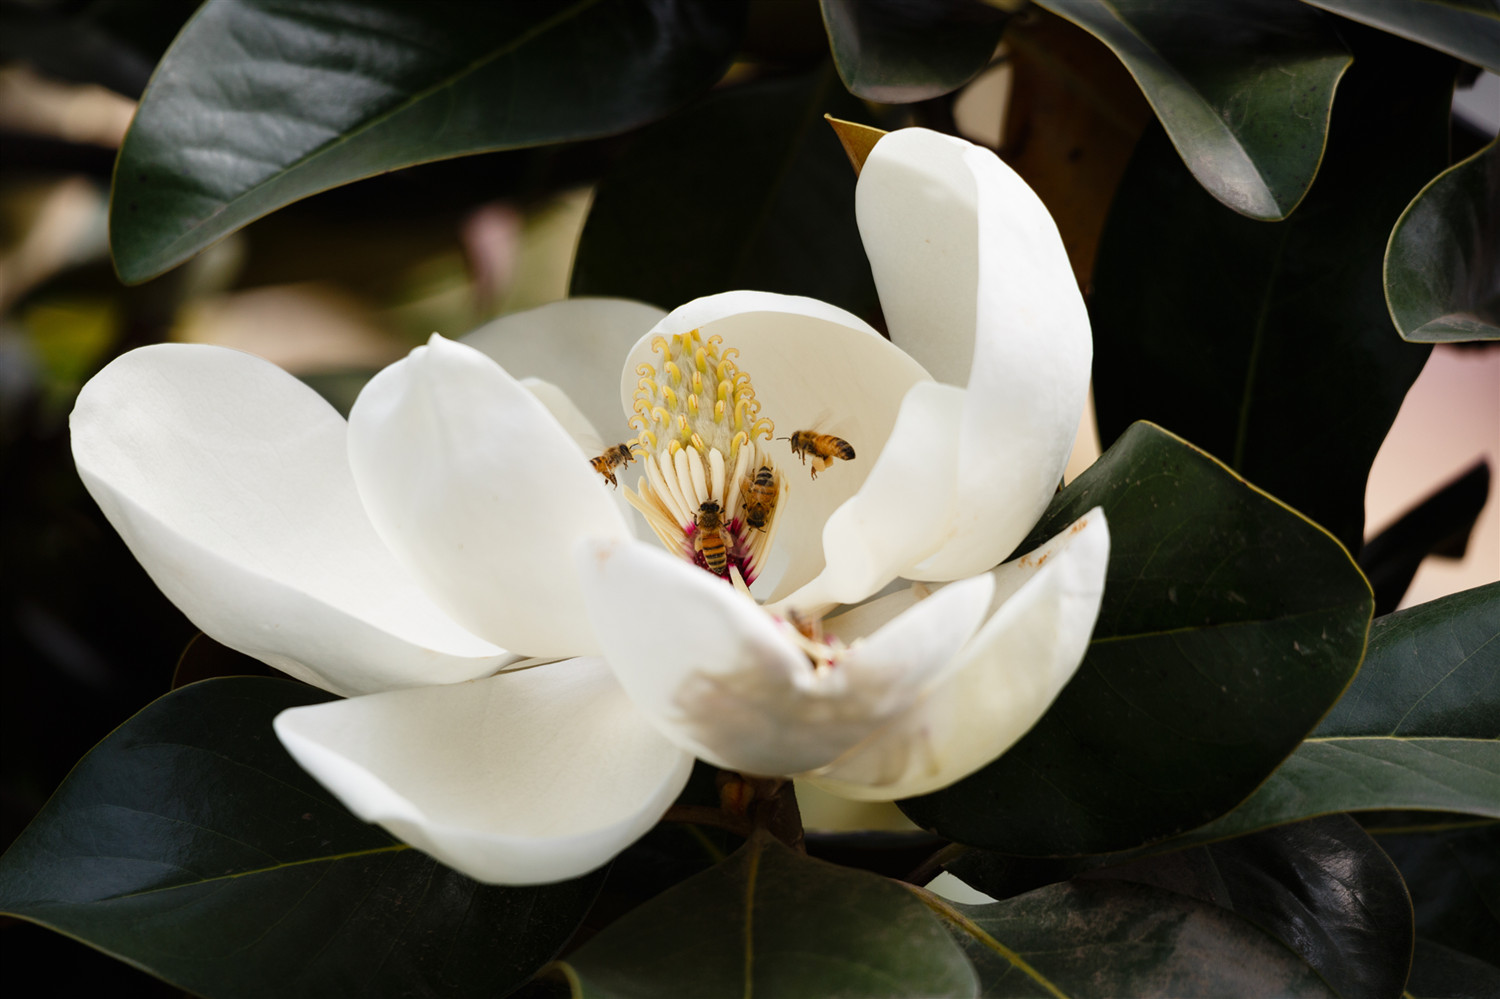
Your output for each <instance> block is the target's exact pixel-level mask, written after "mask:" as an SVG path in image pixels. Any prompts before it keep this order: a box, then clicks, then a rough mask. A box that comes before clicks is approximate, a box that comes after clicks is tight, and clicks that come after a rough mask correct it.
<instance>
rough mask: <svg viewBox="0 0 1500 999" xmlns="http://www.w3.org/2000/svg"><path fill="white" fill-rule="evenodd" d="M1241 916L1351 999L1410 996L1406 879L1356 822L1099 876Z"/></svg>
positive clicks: (1258, 838)
mask: <svg viewBox="0 0 1500 999" xmlns="http://www.w3.org/2000/svg"><path fill="white" fill-rule="evenodd" d="M1096 874H1097V876H1098V877H1100V878H1112V879H1118V880H1125V881H1135V882H1140V883H1142V884H1151V885H1155V886H1157V887H1158V888H1165V889H1167V890H1168V891H1173V892H1177V893H1178V894H1182V895H1187V896H1188V897H1190V898H1196V899H1198V900H1199V901H1202V902H1208V903H1211V904H1213V905H1217V906H1219V907H1220V908H1223V909H1227V910H1229V911H1231V912H1235V913H1238V914H1239V915H1241V916H1243V917H1244V918H1245V919H1247V920H1249V921H1250V922H1252V923H1254V924H1255V925H1256V926H1258V927H1260V928H1261V929H1262V930H1264V931H1265V932H1267V933H1269V934H1270V935H1271V936H1273V937H1275V938H1276V939H1277V940H1279V941H1281V942H1282V944H1284V945H1285V946H1286V947H1287V948H1288V949H1289V950H1291V951H1293V952H1295V953H1296V954H1298V955H1299V956H1300V957H1301V958H1302V959H1303V960H1304V961H1306V962H1307V963H1308V964H1309V965H1311V966H1312V967H1313V968H1314V969H1316V970H1317V972H1318V973H1319V974H1320V975H1321V976H1322V977H1323V979H1324V981H1326V982H1328V984H1329V985H1331V986H1332V987H1333V990H1334V991H1335V992H1337V993H1338V994H1339V995H1340V996H1343V997H1344V999H1389V997H1393V996H1398V995H1400V994H1401V987H1402V986H1403V985H1404V984H1405V982H1406V974H1407V970H1408V965H1409V962H1410V956H1411V948H1412V905H1411V902H1410V901H1409V900H1408V898H1407V893H1406V886H1405V885H1404V884H1403V883H1402V879H1401V872H1400V871H1399V870H1397V869H1396V865H1395V864H1393V863H1392V862H1391V860H1390V858H1389V857H1387V856H1386V855H1385V853H1384V852H1382V850H1381V848H1380V847H1379V846H1376V845H1375V841H1374V840H1372V839H1371V838H1370V836H1369V835H1367V834H1366V833H1365V831H1364V830H1363V829H1361V828H1360V827H1359V825H1358V824H1357V823H1356V822H1355V821H1354V820H1353V819H1351V818H1349V817H1348V816H1346V815H1328V816H1324V817H1322V818H1317V819H1313V820H1311V821H1308V822H1299V823H1297V824H1295V825H1289V826H1280V827H1278V828H1275V829H1267V830H1265V831H1264V832H1259V833H1252V834H1251V835H1249V836H1242V837H1240V838H1238V839H1232V840H1226V841H1225V842H1222V843H1215V844H1212V845H1210V846H1201V847H1196V848H1194V849H1190V850H1182V851H1178V852H1176V853H1169V854H1165V855H1162V856H1158V857H1153V858H1151V859H1149V860H1144V861H1137V862H1135V863H1132V864H1128V865H1125V866H1122V867H1111V868H1107V869H1105V870H1101V871H1098V872H1096Z"/></svg>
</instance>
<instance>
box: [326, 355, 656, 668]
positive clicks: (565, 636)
mask: <svg viewBox="0 0 1500 999" xmlns="http://www.w3.org/2000/svg"><path fill="white" fill-rule="evenodd" d="M588 457H589V456H588V455H585V454H584V452H583V451H582V450H580V449H579V447H578V445H577V444H575V443H573V440H572V438H571V437H570V436H569V435H568V433H567V431H566V430H564V429H563V428H562V427H561V426H560V425H559V424H558V422H557V420H555V419H554V418H553V417H552V415H551V414H550V413H549V412H548V411H547V408H546V407H545V406H544V405H543V404H542V403H541V402H539V401H538V400H537V398H536V397H535V396H534V395H532V394H531V393H530V392H528V391H527V390H526V388H525V387H524V386H523V385H521V383H520V382H518V381H516V380H515V379H514V378H512V377H511V376H510V375H509V374H507V373H506V372H505V370H504V369H503V368H501V367H500V366H499V365H498V364H496V363H495V362H494V361H492V360H490V359H489V358H488V357H485V356H484V355H483V354H481V353H479V351H477V350H474V349H473V348H472V347H466V346H464V345H463V344H458V343H454V342H453V341H451V340H445V339H443V338H442V337H439V336H434V337H433V338H432V340H431V341H430V342H429V343H428V345H427V346H426V347H418V348H417V349H416V350H414V351H412V352H411V355H410V356H408V357H407V358H406V359H405V360H402V361H398V362H397V363H395V364H393V365H391V366H390V367H388V368H386V369H385V370H384V371H382V372H380V373H379V374H377V375H376V376H375V377H374V378H373V379H371V380H370V383H369V384H368V385H366V386H365V388H364V391H362V392H361V393H360V394H359V398H358V399H356V400H355V403H354V409H353V411H352V412H351V413H350V414H349V461H350V466H351V467H352V468H353V470H354V479H355V482H356V483H357V484H358V486H359V493H360V497H361V498H362V499H363V500H364V504H365V509H366V510H367V511H369V514H370V520H371V522H372V523H374V525H375V529H376V530H377V531H378V532H379V533H380V536H381V537H382V538H383V539H385V542H386V545H387V546H388V547H389V548H390V549H391V551H392V552H394V553H395V554H396V556H397V557H398V558H400V559H401V560H402V561H403V563H405V564H406V566H407V567H408V568H409V569H410V570H411V572H412V574H413V575H415V576H416V577H417V578H418V579H419V580H421V581H422V583H423V585H424V586H425V587H426V589H427V591H428V592H429V593H431V594H433V596H434V599H436V600H437V601H438V603H439V605H440V606H442V607H443V609H444V610H446V611H447V612H448V613H449V614H450V615H451V616H452V617H453V618H454V620H456V621H459V622H460V623H461V624H463V625H464V626H465V627H467V628H468V629H469V630H471V631H473V632H474V633H475V634H478V635H482V636H484V637H486V638H489V639H491V640H495V641H502V642H504V643H505V645H506V648H509V649H512V650H514V651H516V652H518V653H521V654H524V655H531V656H541V655H571V654H577V653H582V652H592V651H594V650H595V649H596V647H597V646H596V645H595V642H594V638H593V635H592V634H590V632H589V627H588V622H587V619H586V618H585V616H584V613H583V603H582V596H581V594H580V593H579V590H578V576H577V571H576V570H575V568H574V566H573V560H572V555H571V553H572V550H573V543H574V541H575V540H576V539H577V538H578V537H579V536H580V535H582V534H585V533H588V534H593V535H598V536H605V537H627V536H629V529H628V528H627V527H626V526H625V522H624V520H623V519H622V518H621V516H620V511H619V510H618V508H617V507H616V506H615V503H614V501H613V499H612V498H611V497H610V495H609V487H608V486H607V485H605V484H604V483H603V481H602V480H601V479H600V478H599V476H598V475H597V474H595V472H594V470H593V469H592V468H590V467H589V462H588ZM500 636H504V638H503V639H502V638H501V637H500Z"/></svg>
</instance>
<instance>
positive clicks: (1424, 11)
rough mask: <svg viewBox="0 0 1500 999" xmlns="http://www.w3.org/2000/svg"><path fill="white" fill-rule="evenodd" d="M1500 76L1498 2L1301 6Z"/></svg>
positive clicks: (1402, 0)
mask: <svg viewBox="0 0 1500 999" xmlns="http://www.w3.org/2000/svg"><path fill="white" fill-rule="evenodd" d="M1302 2H1303V3H1307V4H1311V5H1312V6H1314V7H1322V8H1323V9H1324V10H1329V11H1333V12H1334V13H1335V14H1342V15H1343V16H1344V17H1347V18H1350V19H1352V20H1355V21H1360V22H1362V23H1364V24H1368V25H1371V26H1372V27H1376V28H1379V29H1381V30H1382V31H1389V32H1391V33H1393V34H1397V35H1400V36H1401V37H1402V38H1409V39H1411V40H1412V41H1414V42H1421V43H1422V44H1423V45H1429V46H1431V47H1432V48H1435V49H1437V50H1439V51H1441V52H1446V53H1448V54H1449V55H1453V56H1457V57H1458V58H1460V59H1462V60H1464V61H1465V62H1472V63H1474V64H1475V65H1476V66H1483V67H1485V68H1486V69H1490V70H1494V71H1495V72H1497V73H1500V3H1496V2H1495V0H1302Z"/></svg>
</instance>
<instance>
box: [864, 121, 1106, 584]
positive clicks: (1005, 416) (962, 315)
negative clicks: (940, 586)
mask: <svg viewBox="0 0 1500 999" xmlns="http://www.w3.org/2000/svg"><path fill="white" fill-rule="evenodd" d="M856 208H857V212H858V215H859V221H860V233H861V236H862V237H863V239H864V243H865V249H866V252H867V253H868V254H869V257H870V262H871V269H872V271H873V272H874V274H875V282H876V287H877V288H878V289H879V290H880V299H881V305H882V308H883V309H884V311H885V315H886V320H887V322H888V323H889V325H890V329H891V337H892V339H893V341H894V342H895V343H897V344H899V345H901V346H902V347H904V348H906V349H908V350H910V351H911V352H912V353H913V354H914V355H915V356H916V357H917V359H918V360H920V361H922V362H923V363H924V364H925V365H927V366H928V368H929V370H931V371H932V372H933V373H934V375H935V376H936V377H937V378H938V379H939V380H941V381H945V382H949V383H951V384H955V385H959V384H962V385H966V386H967V387H968V389H969V392H968V395H967V396H966V397H965V403H964V412H963V419H962V423H961V426H960V433H959V443H958V447H959V458H958V469H959V481H958V493H957V502H956V503H955V506H954V511H955V516H954V520H953V522H952V524H951V531H952V534H951V537H950V539H949V540H948V541H947V542H946V544H945V545H944V546H943V547H942V548H941V549H939V550H938V551H937V552H935V553H933V554H932V555H930V556H929V557H928V558H927V559H925V560H924V561H923V562H922V563H921V564H919V565H918V566H916V567H914V568H912V569H909V570H907V571H905V572H904V573H903V575H907V576H909V577H911V578H916V579H935V580H936V579H957V578H962V577H964V576H968V575H971V574H973V573H975V572H978V571H981V570H984V569H988V568H990V567H991V566H993V565H994V564H995V563H996V562H997V561H998V560H999V559H1001V558H1003V557H1004V556H1005V555H1006V554H1008V553H1009V552H1010V551H1011V550H1012V549H1014V547H1015V546H1016V544H1018V543H1019V542H1020V541H1021V539H1022V538H1024V537H1025V535H1026V532H1027V531H1028V530H1030V528H1031V525H1032V524H1033V523H1035V521H1036V518H1037V517H1038V516H1040V515H1041V512H1042V510H1043V509H1045V507H1046V504H1047V502H1048V500H1049V499H1050V498H1051V496H1052V494H1053V492H1054V491H1055V490H1056V488H1057V483H1058V482H1059V480H1060V479H1061V477H1062V472H1063V469H1064V467H1065V466H1066V464H1067V459H1068V453H1069V451H1070V450H1071V447H1072V442H1073V437H1074V434H1075V431H1076V430H1077V427H1078V421H1079V419H1080V417H1081V415H1082V412H1083V406H1084V402H1085V399H1086V398H1087V394H1088V378H1089V367H1090V363H1091V360H1092V350H1093V348H1092V340H1091V337H1090V333H1089V323H1088V313H1087V311H1086V309H1085V308H1084V304H1083V297H1082V295H1081V294H1080V293H1079V290H1078V286H1077V283H1076V282H1075V280H1074V278H1073V272H1072V268H1071V266H1070V265H1069V263H1068V258H1067V252H1066V250H1065V249H1064V247H1063V243H1062V238H1061V237H1060V236H1059V235H1058V232H1057V226H1056V224H1055V223H1054V222H1053V221H1052V218H1051V216H1050V215H1049V214H1048V213H1047V209H1046V207H1045V206H1044V205H1043V204H1042V203H1041V200H1040V199H1039V198H1037V196H1036V195H1035V193H1033V192H1032V190H1031V189H1030V188H1029V187H1027V186H1026V183H1025V182H1024V181H1023V180H1021V178H1020V177H1019V176H1018V175H1017V174H1016V173H1015V172H1014V171H1013V170H1011V169H1010V167H1008V166H1006V165H1005V164H1004V163H1002V162H1001V161H1000V160H999V159H998V158H997V157H995V156H994V154H993V153H990V152H989V151H988V150H985V149H981V148H979V147H977V146H973V145H971V144H969V143H966V142H963V141H962V140H959V139H954V138H952V137H950V136H943V135H939V134H937V133H934V132H928V131H925V130H922V129H906V130H902V131H900V132H893V133H891V134H890V135H888V136H886V137H884V138H882V139H881V140H880V142H879V143H877V144H876V146H875V149H874V151H873V152H872V153H871V155H870V158H869V159H868V160H867V161H866V163H865V166H864V169H863V170H862V171H861V173H860V180H859V187H858V193H857V198H856Z"/></svg>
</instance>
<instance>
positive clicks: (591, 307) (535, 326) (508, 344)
mask: <svg viewBox="0 0 1500 999" xmlns="http://www.w3.org/2000/svg"><path fill="white" fill-rule="evenodd" d="M664 315H666V313H665V312H663V311H662V310H661V309H658V308H657V307H656V306H654V305H647V304H645V303H644V302H632V301H630V300H628V299H623V298H569V299H565V300H563V301H561V302H551V303H549V304H547V305H543V306H540V307H539V308H535V309H528V310H527V311H525V312H515V313H512V314H510V315H508V316H501V317H500V318H499V319H496V320H494V321H493V322H489V323H485V324H484V325H483V326H481V327H479V328H478V329H476V330H474V331H473V332H472V333H469V334H467V335H466V336H463V337H461V338H460V342H461V343H466V344H468V345H469V346H471V347H473V348H475V349H476V350H479V351H481V352H482V353H484V354H486V355H488V356H489V357H491V358H493V359H494V360H496V361H498V362H499V363H500V366H501V367H503V368H504V369H505V370H506V371H509V372H510V373H511V374H513V375H515V376H516V377H518V378H520V377H534V378H541V379H544V380H546V381H548V382H551V383H552V384H554V385H556V386H558V387H559V388H561V389H562V390H563V391H564V392H566V393H567V396H568V398H569V399H571V400H573V402H574V403H575V404H577V406H578V408H579V409H581V410H582V411H583V414H584V415H585V416H587V417H588V420H589V422H590V423H592V424H593V426H594V429H595V430H596V431H597V432H598V433H599V434H601V435H603V436H602V438H601V439H602V441H603V443H605V444H609V443H612V442H613V441H615V440H626V439H628V438H630V437H633V436H634V433H633V432H632V431H631V430H630V427H629V424H628V423H627V422H626V418H625V414H622V413H621V412H620V407H619V405H618V403H617V402H616V392H617V391H618V388H619V383H620V361H621V359H623V358H624V357H625V354H626V353H627V352H628V351H629V350H630V348H631V347H632V346H634V345H635V342H636V341H637V340H639V339H640V338H641V334H642V333H644V332H646V330H649V329H650V328H651V327H653V326H655V325H656V324H657V323H658V322H660V321H661V318H662V317H663V316H664ZM633 384H634V383H632V387H633Z"/></svg>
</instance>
